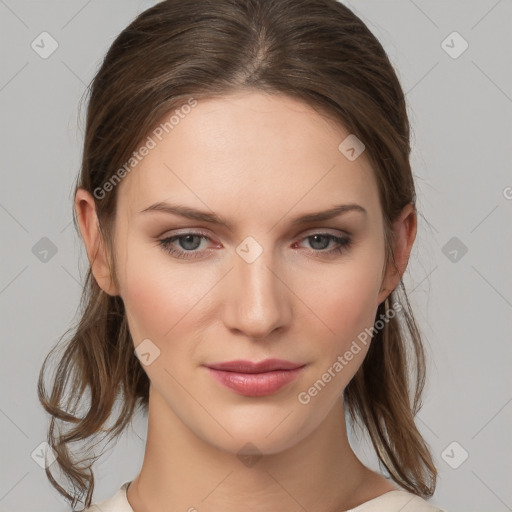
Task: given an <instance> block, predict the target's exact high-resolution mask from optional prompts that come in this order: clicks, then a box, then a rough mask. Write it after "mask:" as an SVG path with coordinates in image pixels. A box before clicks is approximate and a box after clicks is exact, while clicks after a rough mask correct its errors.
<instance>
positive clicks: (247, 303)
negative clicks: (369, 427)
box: [115, 92, 389, 453]
mask: <svg viewBox="0 0 512 512" xmlns="http://www.w3.org/2000/svg"><path fill="white" fill-rule="evenodd" d="M184 111H185V110H184ZM186 111H187V112H189V113H188V114H186V115H185V114H183V113H182V115H181V116H180V117H179V122H178V123H176V124H175V125H174V127H173V129H172V130H170V129H169V128H168V131H169V133H166V132H165V130H160V131H159V132H157V133H158V134H159V136H160V138H161V139H162V140H159V138H158V137H156V136H155V135H154V134H152V135H151V136H152V139H153V141H154V142H155V143H156V146H155V147H152V148H151V149H150V150H149V151H148V154H147V156H145V157H144V158H143V159H142V160H141V161H140V163H138V164H137V166H136V167H135V168H134V169H133V170H132V171H131V172H130V173H129V174H127V175H126V177H124V179H123V180H122V181H121V183H120V184H119V185H118V190H117V193H118V206H117V208H118V210H117V217H116V224H115V256H116V265H117V278H118V284H119V288H118V289H117V293H118V294H119V295H120V296H121V298H122V300H123V302H124V304H125V308H126V312H127V317H128V322H129V328H130V332H131V334H132V337H133V340H134V345H135V347H138V346H139V344H142V345H140V347H138V350H139V352H140V354H139V357H140V358H141V361H142V363H143V368H144V370H145V371H146V372H147V375H148V376H149V379H150V380H151V387H152V390H151V393H152V394H153V393H154V394H155V396H157V397H158V400H157V401H156V402H155V403H158V404H160V405H159V407H160V409H159V410H158V411H153V413H154V414H160V415H161V416H162V417H165V418H167V419H169V421H172V422H175V424H181V425H185V426H186V427H188V429H189V430H190V431H192V432H193V433H194V434H196V435H197V436H198V437H199V438H200V439H202V440H204V441H206V442H208V443H209V444H211V445H214V446H217V447H219V448H222V449H224V450H227V451H230V452H233V453H235V452H236V451H238V450H239V449H240V447H242V446H244V445H245V444H246V443H247V442H250V443H252V444H253V445H255V446H256V447H257V448H258V450H260V451H261V452H262V453H276V452H278V451H281V450H284V449H286V448H288V447H290V446H292V445H293V444H295V443H297V442H299V441H300V440H302V439H304V438H306V436H308V434H310V433H311V432H313V430H314V429H316V428H317V427H319V426H320V425H321V424H322V422H324V421H325V420H326V418H328V417H329V414H330V413H331V414H333V407H334V404H336V403H337V397H340V395H341V394H342V391H343V389H344V388H345V387H346V385H347V384H348V382H349V381H350V379H351V378H352V377H353V376H354V374H355V373H356V371H357V369H358V368H359V366H360V365H361V363H362V361H363V358H364V356H365V354H366V353H367V350H368V343H367V344H364V343H362V342H361V341H358V340H361V336H360V337H359V338H358V336H359V335H361V333H364V332H365V329H369V328H370V327H372V326H373V324H374V319H375V315H376V309H377V306H378V304H379V303H380V302H382V301H383V300H384V299H385V297H386V296H387V295H388V293H389V289H388V290H387V291H386V290H383V289H382V288H384V285H383V282H382V273H383V266H384V257H385V252H384V247H385V243H384V231H383V229H384V228H383V218H382V213H381V210H380V204H379V198H378V189H377V185H376V181H375V178H374V176H373V173H372V169H371V168H370V166H369V164H368V162H367V160H366V157H365V153H364V152H363V153H362V154H361V155H360V156H359V157H357V158H355V159H354V155H355V156H357V150H358V149H361V148H360V147H355V150H356V152H355V153H354V152H351V151H350V146H351V144H350V139H349V140H348V141H346V142H345V146H346V147H345V146H342V149H343V152H342V151H341V150H340V149H339V146H340V144H341V143H342V142H343V141H344V139H346V137H347V136H349V135H350V134H349V133H348V132H347V131H345V130H344V129H343V128H342V127H341V126H339V125H337V124H334V123H333V122H332V121H327V120H326V119H325V118H324V117H322V116H321V115H319V114H318V113H317V112H316V111H315V110H313V109H311V108H310V107H308V106H307V105H305V104H303V103H301V102H299V101H297V100H294V99H291V98H289V97H286V96H279V95H275V96H269V95H265V94H263V93H259V92H243V93H237V94H233V95H229V96H225V97H223V98H221V99H209V100H201V101H199V102H198V103H197V105H196V106H195V107H193V108H191V109H190V111H189V109H186ZM168 117H169V116H167V117H166V119H165V120H164V121H166V120H167V118H168ZM160 132H163V135H164V136H163V137H162V134H161V133H160ZM145 142H147V140H146V141H145ZM153 145H154V144H153V143H149V144H148V146H153ZM352 147H354V146H353V143H352ZM349 157H350V158H349ZM156 204H158V205H160V206H161V208H158V209H157V208H155V207H153V205H156ZM165 205H168V211H165V208H164V206H165ZM340 205H346V209H345V210H341V209H340V212H341V213H339V214H337V215H332V216H329V217H327V216H325V218H324V219H323V220H322V219H317V220H315V219H314V218H312V219H310V220H306V221H299V220H297V219H299V218H300V217H303V216H312V214H318V213H320V212H325V211H328V210H332V209H333V208H336V207H339V206H340ZM171 206H172V207H180V208H183V209H187V211H189V212H197V213H194V215H193V217H195V218H189V217H186V216H181V215H178V214H177V213H170V210H171ZM199 212H201V213H199ZM214 217H215V218H219V219H222V220H223V221H225V222H226V224H229V226H227V225H224V224H222V223H220V222H216V221H214ZM178 236H181V238H177V237H178ZM173 237H175V238H173ZM165 240H167V241H166V242H165V245H164V243H163V241H165ZM171 251H172V252H171ZM381 285H382V287H381ZM354 341H356V343H357V346H358V347H359V350H357V349H356V348H355V345H354ZM347 351H348V352H351V354H352V357H350V358H349V357H344V355H345V354H346V353H347ZM340 357H341V358H342V360H343V361H344V363H343V364H342V363H341V361H340ZM268 359H279V360H285V361H288V362H289V363H290V364H291V365H292V366H293V367H298V369H296V370H290V369H289V367H288V369H286V368H285V365H284V364H282V363H277V365H276V366H275V367H274V371H272V372H270V371H267V372H265V371H263V370H272V367H267V368H264V367H263V368H257V367H256V368H252V370H251V369H247V368H244V367H237V366H236V365H234V366H232V367H230V368H228V369H230V370H231V371H226V370H224V371H222V370H219V369H217V370H214V369H211V366H215V365H217V364H218V363H223V362H233V361H240V360H243V361H249V362H261V361H264V360H268ZM336 362H338V363H339V365H336ZM340 365H341V369H340ZM276 368H277V369H276ZM248 371H256V372H257V374H254V373H253V374H252V375H247V372H248ZM326 372H328V373H329V375H330V377H331V378H330V379H329V378H328V377H325V373H326ZM323 375H324V377H322V376H323ZM322 379H323V380H322ZM319 380H321V381H322V382H323V385H322V384H319V383H318V381H319ZM326 381H327V382H326ZM315 383H316V388H315ZM312 387H313V388H314V389H316V392H315V391H314V389H313V391H311V388H312ZM155 407H156V406H155Z"/></svg>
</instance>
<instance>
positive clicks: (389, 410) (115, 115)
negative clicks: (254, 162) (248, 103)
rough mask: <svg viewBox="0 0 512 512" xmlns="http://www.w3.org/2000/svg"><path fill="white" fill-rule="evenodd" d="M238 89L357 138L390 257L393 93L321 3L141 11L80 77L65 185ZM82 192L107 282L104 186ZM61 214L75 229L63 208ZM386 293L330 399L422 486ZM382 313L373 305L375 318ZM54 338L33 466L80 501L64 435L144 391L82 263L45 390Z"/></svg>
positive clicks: (83, 489)
mask: <svg viewBox="0 0 512 512" xmlns="http://www.w3.org/2000/svg"><path fill="white" fill-rule="evenodd" d="M240 90H259V91H263V92H266V93H270V94H284V95H287V96H289V97H292V98H295V99H298V100H301V101H303V102H305V103H307V104H308V105H310V106H312V107H313V108H315V109H317V111H319V112H320V113H322V114H324V115H326V116H329V117H331V118H332V119H335V120H336V121H337V122H338V123H340V124H342V125H343V126H344V127H345V128H346V129H347V130H348V131H349V132H350V133H352V134H355V135H356V136H357V137H358V138H359V139H360V140H361V141H363V143H364V144H365V146H366V149H365V155H366V157H367V158H368V159H369V161H370V163H371V165H372V168H373V171H374V174H375V178H376V180H377V184H378V189H379V199H380V205H381V209H382V214H383V219H384V226H385V240H386V265H387V264H388V263H389V262H390V261H391V262H392V264H394V258H393V253H392V242H393V239H392V236H393V235H392V231H391V225H392V222H393V221H394V220H396V219H397V217H398V216H399V214H400V213H401V211H402V209H403V208H404V206H406V205H407V204H409V203H412V204H413V206H415V197H416V196H415V188H414V182H413V177H412V173H411V167H410V162H409V154H410V137H409V121H408V117H407V113H406V103H405V97H404V93H403V91H402V88H401V86H400V83H399V80H398V78H397V76H396V73H395V71H394V69H393V66H392V65H391V63H390V61H389V59H388V57H387V55H386V53H385V51H384V49H383V48H382V46H381V44H380V43H379V42H378V41H377V39H376V38H375V37H374V35H373V34H372V33H371V32H370V30H369V29H368V28H367V27H366V25H365V24H364V23H363V22H362V21H361V19H360V18H358V17H357V16H356V15H355V14H354V13H353V12H352V11H351V10H349V9H348V8H347V7H345V6H344V5H342V4H341V3H339V2H337V1H335V0H272V1H269V0H165V1H163V2H161V3H158V4H157V5H155V6H154V7H152V8H150V9H148V10H146V11H144V12H142V13H141V14H140V15H139V16H137V17H136V19H135V20H134V21H133V22H132V23H131V24H130V25H129V26H128V27H127V28H126V29H125V30H123V31H122V32H121V34H119V36H118V37H117V38H116V39H115V41H114V42H113V44H112V45H111V47H110V49H109V50H108V52H107V54H106V56H105V58H104V60H103V63H102V65H101V67H100V69H99V71H98V72H97V74H96V76H95V77H94V79H93V81H92V84H91V86H90V89H89V102H88V108H87V120H86V129H85V140H84V149H83V159H82V165H81V172H80V175H79V177H78V181H77V185H76V186H77V188H78V187H81V188H84V189H86V190H87V191H89V192H90V193H91V194H94V191H95V190H96V191H97V190H100V189H102V190H106V188H105V184H106V183H107V182H108V181H109V180H111V179H112V176H114V174H115V173H116V171H118V170H119V169H120V168H121V166H123V165H124V164H125V163H126V162H127V161H129V159H130V157H131V156H132V153H133V152H134V151H135V150H136V149H137V148H138V145H139V144H140V143H141V141H143V140H144V139H145V138H146V137H147V135H148V134H149V133H150V132H151V130H152V129H153V128H154V127H155V126H156V125H157V124H158V122H160V121H161V119H162V118H163V116H164V115H169V113H170V112H171V111H173V110H174V109H176V108H177V107H179V106H180V105H182V104H184V103H186V102H187V100H189V99H190V98H191V97H193V98H195V99H196V100H199V99H201V98H208V97H214V96H222V95H226V94H229V93H230V92H236V91H240ZM340 142H341V141H340ZM132 172H137V171H136V170H134V171H132ZM109 190H110V189H109ZM95 198H96V201H95V202H96V211H97V215H98V220H99V227H100V232H101V235H102V237H103V239H104V240H105V242H106V248H107V250H108V251H109V257H110V258H111V260H110V263H111V270H112V276H113V279H114V281H115V282H116V277H115V259H114V257H113V254H112V247H113V244H112V242H113V230H112V228H113V221H114V219H115V214H116V202H117V201H116V200H117V187H113V189H112V190H110V191H109V192H108V193H106V194H103V195H102V197H101V198H100V199H98V197H97V195H95ZM73 219H74V223H75V228H77V231H78V226H77V220H76V212H75V210H73ZM398 288H400V290H399V289H398ZM399 291H400V292H401V293H400V295H401V297H402V299H401V301H400V300H399V297H398V292H399ZM389 301H390V302H391V303H396V302H397V301H398V302H399V303H400V304H403V305H404V307H403V308H401V311H400V314H397V315H396V316H394V317H393V318H390V319H389V320H388V321H386V322H385V325H384V327H383V328H382V329H377V330H376V331H375V333H374V335H373V340H372V343H371V345H370V348H369V351H368V353H367V355H366V358H365V359H364V362H363V363H362V365H361V367H360V368H359V370H358V371H357V373H356V375H355V376H354V378H353V379H352V380H351V381H350V383H349V384H348V385H347V387H346V389H345V391H344V399H345V402H346V405H347V409H348V411H349V412H350V418H351V420H352V421H353V423H354V424H355V425H359V426H361V427H363V428H366V429H367V431H368V433H369V435H370V438H371V441H372V443H373V446H374V448H375V450H376V453H377V455H378V457H379V461H380V463H381V464H383V465H384V467H385V468H386V470H387V471H388V472H389V475H390V476H391V478H392V479H393V480H394V481H395V482H396V483H397V484H399V485H400V486H401V487H403V488H405V489H406V490H408V491H410V492H412V493H414V494H417V495H420V496H422V497H429V496H431V495H432V494H433V493H434V490H435V485H436V474H437V472H436V468H435V466H434V463H433V460H432V456H431V454H430V451H429V448H428V446H427V444H426V443H425V441H424V439H423V438H422V436H421V434H420V433H419V431H418V429H417V427H416V425H415V422H414V417H415V415H416V413H417V412H418V410H419V409H420V407H421V395H422V391H423V387H424V384H425V371H426V369H425V355H424V348H423V345H422V341H421V337H420V333H419V331H418V328H417V326H416V323H415V320H414V316H413V313H412V310H411V307H410V304H409V301H408V299H407V295H406V292H405V287H404V285H403V282H402V280H401V281H400V286H399V287H397V289H395V290H393V291H392V292H391V294H390V295H389ZM385 314H386V308H385V306H384V303H382V304H380V305H379V307H378V310H377V316H376V321H377V319H378V318H382V316H383V315H385ZM68 332H69V331H68ZM66 335H67V333H66V334H65V335H64V336H66ZM64 336H63V338H64ZM61 339H62V338H61ZM58 348H59V346H58V344H57V345H56V346H55V347H54V348H53V349H52V350H51V352H50V353H49V354H48V355H47V356H46V358H45V360H44V362H43V365H42V368H41V371H40V375H39V382H38V395H39V400H40V401H41V403H42V405H43V407H44V408H45V410H46V411H47V412H48V413H49V414H50V416H51V421H50V425H49V430H48V443H49V445H50V446H51V448H53V450H54V451H55V453H56V455H57V457H58V458H57V460H56V462H55V463H54V464H52V465H51V466H49V467H48V468H47V469H46V474H47V476H48V478H49V480H50V482H51V484H52V485H53V486H54V487H55V488H56V489H57V491H58V492H59V493H61V494H62V495H63V496H64V497H65V498H66V499H67V500H69V501H70V502H71V504H72V506H73V507H74V506H75V505H76V504H77V502H78V501H82V499H83V497H84V495H85V500H84V504H85V506H86V507H88V506H90V504H91V501H92V495H93V490H94V475H93V472H92V469H91V468H92V465H93V463H94V461H95V460H96V459H97V458H98V456H96V455H93V456H92V457H86V456H85V452H84V453H83V454H81V455H80V456H78V455H77V454H78V452H77V450H76V449H75V450H72V449H71V446H70V444H71V443H73V442H82V443H87V442H91V440H97V439H99V437H100V435H105V436H106V438H107V439H109V441H111V440H113V439H115V438H116V437H117V436H118V435H119V434H120V433H121V432H122V431H123V429H124V428H125V427H126V426H127V425H128V424H129V422H130V421H131V419H132V416H133V414H134V412H135V411H136V409H137V407H141V408H142V410H143V412H144V413H147V407H148V394H149V379H148V377H147V375H146V373H145V371H144V369H143V368H142V366H141V364H140V362H139V360H138V359H137V357H136V356H135V354H134V344H133V340H132V338H131V336H130V332H129V329H128V326H127V321H126V315H125V311H124V305H123V302H122V300H121V297H119V296H110V295H108V294H106V293H104V292H103V291H102V290H101V289H100V288H99V286H98V284H97V282H96V281H95V279H94V276H93V275H92V272H91V268H90V267H89V269H88V272H87V276H86V278H85V284H84V289H83V292H82V296H81V302H80V316H79V321H78V322H77V323H76V325H75V326H74V327H73V328H72V334H71V336H70V338H69V340H68V341H66V343H65V345H64V346H63V347H62V351H63V352H62V354H61V355H60V356H59V359H58V364H57V366H56V373H55V376H54V379H53V382H52V389H51V394H50V395H48V393H47V392H46V390H45V387H44V375H45V374H46V365H47V362H48V360H49V357H50V356H51V355H52V354H53V353H54V352H56V351H57V350H58ZM117 404H119V407H118V409H119V410H118V411H117V412H116V413H115V414H114V412H115V406H116V405H117ZM109 420H111V422H110V424H109V425H107V422H108V421H109ZM62 426H64V427H66V428H65V429H64V431H62V428H61V427H62ZM54 468H58V469H60V470H61V472H62V473H63V474H64V476H65V477H66V479H67V482H68V486H67V488H66V487H63V486H62V485H61V484H59V483H58V482H57V480H56V479H55V478H54V476H53V475H52V473H51V470H53V469H54Z"/></svg>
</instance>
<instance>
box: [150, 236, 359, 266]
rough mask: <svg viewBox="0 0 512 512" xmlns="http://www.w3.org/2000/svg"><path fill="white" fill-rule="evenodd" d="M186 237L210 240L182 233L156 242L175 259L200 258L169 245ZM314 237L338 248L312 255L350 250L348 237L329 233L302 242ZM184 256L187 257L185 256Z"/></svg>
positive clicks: (324, 254)
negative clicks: (321, 238) (330, 242)
mask: <svg viewBox="0 0 512 512" xmlns="http://www.w3.org/2000/svg"><path fill="white" fill-rule="evenodd" d="M187 236H199V237H201V238H202V239H206V240H209V239H210V238H209V237H208V236H207V235H206V234H204V233H201V232H187V233H182V234H180V235H174V236H171V237H167V238H164V239H161V240H159V241H158V242H159V245H160V246H161V247H162V248H163V250H164V251H166V252H168V253H170V254H171V255H172V256H174V257H176V258H180V259H185V260H186V259H196V258H199V257H201V256H193V255H194V254H201V253H200V252H195V251H183V250H177V249H176V248H175V247H173V246H172V245H171V244H172V242H174V241H175V240H179V239H180V238H185V237H187ZM314 236H322V237H327V238H328V239H330V240H331V241H334V242H336V243H337V244H338V247H335V248H334V249H330V250H328V251H326V250H321V249H316V250H315V249H312V252H313V253H317V254H319V255H322V256H325V257H336V256H337V255H338V254H341V253H342V252H345V250H347V249H350V247H351V245H352V239H351V238H350V237H342V236H336V235H333V234H331V233H322V232H318V233H313V234H311V235H308V236H306V237H304V238H303V239H302V240H307V239H308V238H312V237H314ZM185 254H186V255H187V256H185ZM188 254H190V255H191V256H188Z"/></svg>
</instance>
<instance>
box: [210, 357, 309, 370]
mask: <svg viewBox="0 0 512 512" xmlns="http://www.w3.org/2000/svg"><path fill="white" fill-rule="evenodd" d="M206 366H208V368H212V369H213V370H223V371H226V372H237V373H263V372H273V371H276V370H295V369H296V368H300V367H301V366H304V364H301V363H292V362H291V361H284V360H283V359H265V360H264V361H260V362H258V363H253V362H251V361H243V360H237V361H226V362H225V363H214V364H208V365H206Z"/></svg>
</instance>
